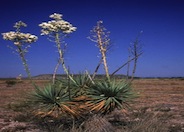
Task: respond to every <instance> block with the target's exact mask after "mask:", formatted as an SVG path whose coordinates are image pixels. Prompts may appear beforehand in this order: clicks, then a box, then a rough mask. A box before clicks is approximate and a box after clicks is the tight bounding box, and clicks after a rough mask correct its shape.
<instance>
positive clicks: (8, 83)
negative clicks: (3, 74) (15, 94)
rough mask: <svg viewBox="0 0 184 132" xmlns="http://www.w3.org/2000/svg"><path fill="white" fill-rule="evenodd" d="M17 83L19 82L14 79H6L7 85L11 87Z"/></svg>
mask: <svg viewBox="0 0 184 132" xmlns="http://www.w3.org/2000/svg"><path fill="white" fill-rule="evenodd" d="M16 83H17V82H16V81H14V80H7V81H6V84H7V87H11V86H13V85H15V84H16Z"/></svg>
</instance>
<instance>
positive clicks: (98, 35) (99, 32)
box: [89, 21, 110, 81]
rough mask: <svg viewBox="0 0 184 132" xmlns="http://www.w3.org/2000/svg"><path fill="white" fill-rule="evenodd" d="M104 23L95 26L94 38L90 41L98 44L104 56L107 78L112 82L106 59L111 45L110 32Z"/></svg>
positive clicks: (100, 22)
mask: <svg viewBox="0 0 184 132" xmlns="http://www.w3.org/2000/svg"><path fill="white" fill-rule="evenodd" d="M102 23H103V22H102V21H98V22H97V26H95V27H94V28H93V30H92V31H91V32H92V33H93V34H94V35H92V38H89V39H90V40H91V41H93V42H95V43H97V46H98V48H99V50H100V53H101V55H102V60H103V64H104V70H105V73H106V77H107V79H108V81H110V76H109V70H108V65H107V57H106V53H107V50H108V48H109V45H110V43H109V42H110V39H109V38H108V37H109V35H108V32H106V31H105V30H106V29H105V28H104V27H103V25H102ZM98 67H99V66H98Z"/></svg>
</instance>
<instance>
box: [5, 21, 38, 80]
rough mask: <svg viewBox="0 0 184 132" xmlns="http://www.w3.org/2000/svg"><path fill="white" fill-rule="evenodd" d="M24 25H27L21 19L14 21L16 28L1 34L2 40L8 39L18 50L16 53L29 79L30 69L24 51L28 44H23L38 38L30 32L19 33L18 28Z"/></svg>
mask: <svg viewBox="0 0 184 132" xmlns="http://www.w3.org/2000/svg"><path fill="white" fill-rule="evenodd" d="M26 26H27V25H26V24H25V23H24V22H22V21H19V22H16V23H15V25H14V28H16V32H14V31H10V32H7V33H2V35H3V39H4V40H10V41H12V42H13V43H14V45H15V46H16V48H17V49H16V50H15V51H16V52H18V54H19V56H20V58H21V60H22V62H23V65H24V67H25V71H26V73H27V75H28V78H29V79H31V73H30V70H29V68H28V64H27V61H26V59H25V53H26V52H27V48H28V47H29V46H25V44H26V43H28V44H30V43H33V42H35V41H36V40H37V39H38V38H37V36H35V35H32V34H30V33H21V32H20V28H21V27H26ZM12 49H13V48H12Z"/></svg>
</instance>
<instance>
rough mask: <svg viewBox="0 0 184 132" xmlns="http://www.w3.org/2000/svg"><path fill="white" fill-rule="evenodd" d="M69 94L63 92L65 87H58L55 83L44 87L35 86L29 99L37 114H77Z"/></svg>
mask: <svg viewBox="0 0 184 132" xmlns="http://www.w3.org/2000/svg"><path fill="white" fill-rule="evenodd" d="M68 96H69V94H68V93H67V92H65V88H63V89H62V88H58V87H56V85H47V86H45V87H44V88H40V87H38V86H36V87H35V91H34V93H33V94H32V97H31V101H32V102H33V104H34V105H35V107H36V108H37V114H41V115H42V116H48V115H50V116H51V115H52V116H54V117H56V116H59V115H68V114H69V115H71V116H73V117H75V116H77V115H78V112H77V111H76V108H75V107H76V106H75V104H74V103H73V102H71V101H70V99H69V97H68Z"/></svg>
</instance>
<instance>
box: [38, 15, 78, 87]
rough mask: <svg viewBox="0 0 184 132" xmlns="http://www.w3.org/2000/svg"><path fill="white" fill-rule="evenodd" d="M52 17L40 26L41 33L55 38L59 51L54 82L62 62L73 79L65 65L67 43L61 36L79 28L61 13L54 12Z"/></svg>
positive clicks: (63, 36)
mask: <svg viewBox="0 0 184 132" xmlns="http://www.w3.org/2000/svg"><path fill="white" fill-rule="evenodd" d="M50 18H52V19H53V20H51V21H48V22H43V23H41V24H39V26H40V27H41V28H42V30H41V35H48V36H49V37H52V38H54V41H55V43H56V47H57V49H58V53H59V60H58V63H57V65H56V67H55V69H54V74H53V84H54V83H55V78H56V72H57V70H58V67H59V65H60V64H62V67H63V69H64V71H65V73H66V74H67V75H68V76H69V78H70V79H71V80H73V78H72V77H71V76H70V75H69V72H68V69H67V68H66V65H65V61H64V50H65V45H64V44H63V43H62V42H61V38H62V39H64V38H65V37H66V36H68V34H70V33H72V32H74V31H76V29H77V28H76V27H73V26H72V24H70V23H69V22H67V21H65V20H63V19H62V15H61V14H57V13H54V14H52V15H50ZM63 46H64V48H63ZM73 81H74V80H73Z"/></svg>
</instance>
